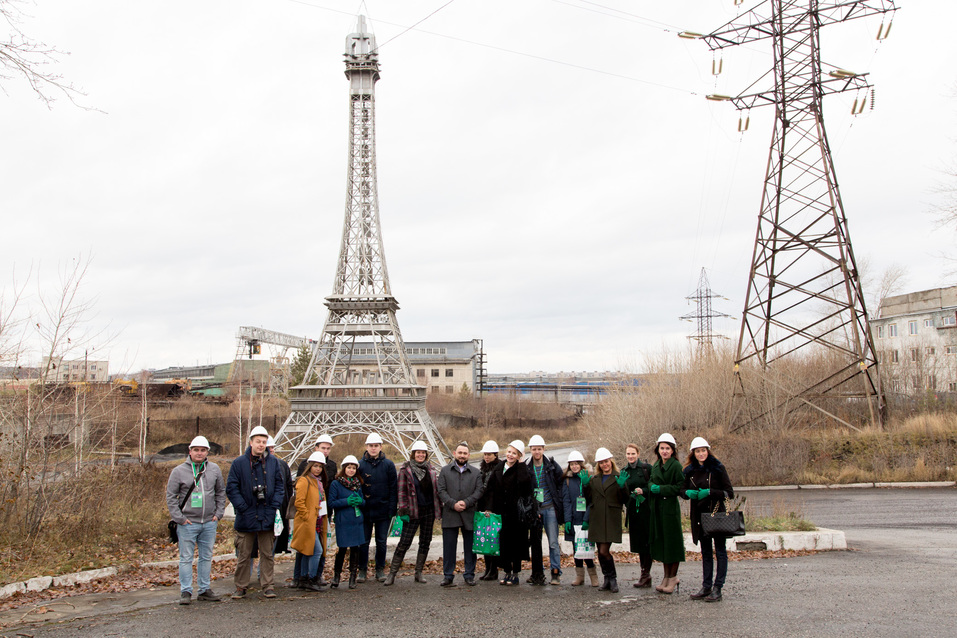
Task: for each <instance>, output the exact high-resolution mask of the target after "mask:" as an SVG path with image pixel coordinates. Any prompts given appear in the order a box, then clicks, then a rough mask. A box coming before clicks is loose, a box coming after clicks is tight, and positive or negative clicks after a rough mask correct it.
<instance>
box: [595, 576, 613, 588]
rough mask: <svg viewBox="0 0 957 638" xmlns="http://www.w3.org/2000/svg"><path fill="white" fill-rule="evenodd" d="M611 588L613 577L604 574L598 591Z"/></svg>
mask: <svg viewBox="0 0 957 638" xmlns="http://www.w3.org/2000/svg"><path fill="white" fill-rule="evenodd" d="M610 588H611V579H610V578H608V576H604V580H602V581H601V585H599V586H598V591H608V590H609V589H610Z"/></svg>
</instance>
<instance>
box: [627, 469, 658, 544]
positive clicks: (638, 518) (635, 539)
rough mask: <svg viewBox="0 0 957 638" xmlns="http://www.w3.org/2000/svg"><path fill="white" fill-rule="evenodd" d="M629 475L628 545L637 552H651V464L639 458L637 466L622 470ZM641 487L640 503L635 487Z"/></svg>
mask: <svg viewBox="0 0 957 638" xmlns="http://www.w3.org/2000/svg"><path fill="white" fill-rule="evenodd" d="M621 471H622V472H624V473H625V474H627V476H628V480H627V481H625V489H626V490H627V491H628V502H627V503H626V504H625V527H627V528H628V547H629V549H630V550H631V551H632V552H633V553H636V554H644V553H646V552H649V551H650V550H649V548H648V533H649V526H650V525H651V503H649V502H648V482H649V478H650V477H651V465H649V464H648V463H645V462H644V461H642V460H640V459H639V460H638V466H637V467H635V468H629V467H627V466H626V467H624V468H622V470H621ZM636 487H640V488H641V491H642V492H643V496H644V498H643V499H642V502H641V503H638V495H637V494H635V488H636ZM636 504H637V505H636Z"/></svg>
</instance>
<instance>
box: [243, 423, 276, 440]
mask: <svg viewBox="0 0 957 638" xmlns="http://www.w3.org/2000/svg"><path fill="white" fill-rule="evenodd" d="M254 436H264V437H266V438H267V439H268V438H269V432H267V431H266V428H264V427H263V426H261V425H257V426H256V427H254V428H253V429H252V430H250V431H249V440H250V441H252V440H253V437H254ZM274 445H275V444H274Z"/></svg>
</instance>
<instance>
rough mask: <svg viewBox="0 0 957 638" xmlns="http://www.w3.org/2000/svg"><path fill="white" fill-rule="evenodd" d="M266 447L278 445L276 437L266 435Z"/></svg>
mask: <svg viewBox="0 0 957 638" xmlns="http://www.w3.org/2000/svg"><path fill="white" fill-rule="evenodd" d="M266 447H276V439H274V438H272V437H271V436H270V437H266Z"/></svg>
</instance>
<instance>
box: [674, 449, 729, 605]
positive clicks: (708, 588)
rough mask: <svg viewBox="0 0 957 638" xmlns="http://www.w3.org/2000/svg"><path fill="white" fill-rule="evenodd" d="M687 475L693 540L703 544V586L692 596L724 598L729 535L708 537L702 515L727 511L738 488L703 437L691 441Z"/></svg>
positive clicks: (685, 473) (686, 469) (684, 493)
mask: <svg viewBox="0 0 957 638" xmlns="http://www.w3.org/2000/svg"><path fill="white" fill-rule="evenodd" d="M684 477H685V482H684V491H683V492H682V494H681V495H682V496H683V497H685V498H687V499H689V500H690V501H691V539H692V540H693V541H694V542H695V543H698V542H700V543H701V571H702V578H701V589H699V590H698V592H697V593H695V594H691V598H692V599H693V600H701V599H704V601H705V602H709V603H714V602H717V601H719V600H721V588H722V587H724V581H725V578H726V577H727V575H728V550H727V548H726V547H725V543H726V542H727V540H728V539H727V537H725V536H705V535H704V532H703V530H702V529H701V514H702V513H711V512H714V511H715V510H717V511H719V512H724V511H725V506H724V499H726V498H734V488H733V487H732V486H731V479H730V478H728V471H727V470H726V469H724V465H723V464H722V463H721V461H719V460H718V459H717V458H715V456H714V455H713V454H712V453H711V446H710V445H709V444H708V442H707V441H706V440H705V439H704V438H702V437H700V436H698V437H695V438H694V440H693V441H691V453H690V454H689V455H688V464H687V465H686V466H685V469H684ZM712 545H713V549H714V551H713V552H712ZM715 558H716V559H717V563H718V573H717V575H715V574H714V563H715V560H714V559H715ZM712 576H714V579H713V580H712Z"/></svg>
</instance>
